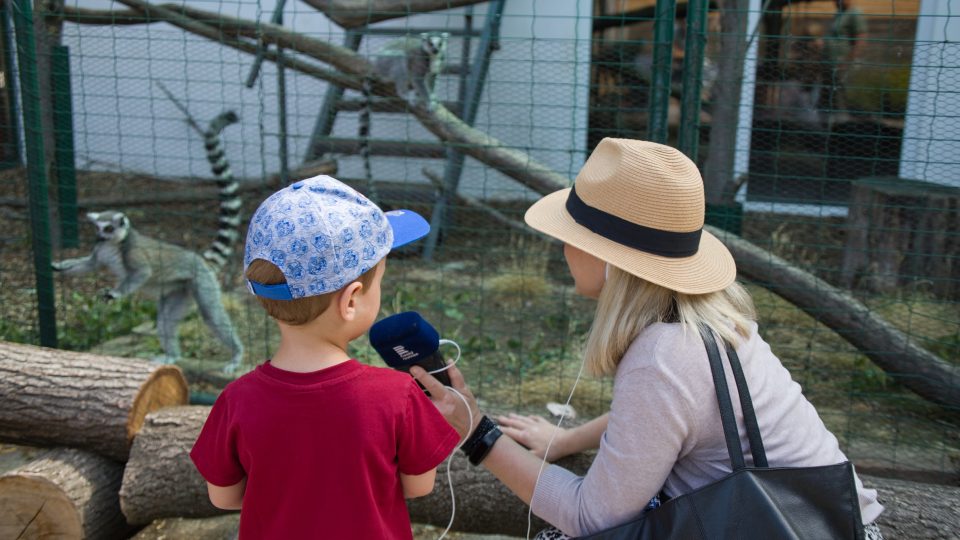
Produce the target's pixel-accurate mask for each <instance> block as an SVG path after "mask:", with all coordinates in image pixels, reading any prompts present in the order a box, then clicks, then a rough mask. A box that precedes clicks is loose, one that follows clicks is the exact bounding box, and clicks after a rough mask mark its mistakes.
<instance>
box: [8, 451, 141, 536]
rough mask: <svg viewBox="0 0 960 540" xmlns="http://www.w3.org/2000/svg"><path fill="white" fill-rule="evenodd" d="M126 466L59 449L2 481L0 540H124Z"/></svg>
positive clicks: (48, 452) (81, 452)
mask: <svg viewBox="0 0 960 540" xmlns="http://www.w3.org/2000/svg"><path fill="white" fill-rule="evenodd" d="M122 474H123V464H121V463H118V462H116V461H113V460H110V459H107V458H104V457H101V456H98V455H96V454H92V453H90V452H85V451H83V450H77V449H73V448H57V449H52V450H47V451H45V452H44V453H42V454H40V455H39V456H38V457H37V459H36V460H34V461H31V462H30V463H27V464H26V465H22V466H20V467H18V468H16V469H14V470H12V471H9V472H7V473H5V474H3V475H2V476H0V538H92V539H96V538H123V537H125V533H127V532H129V529H130V528H129V526H128V525H127V522H126V520H125V519H124V517H123V514H121V513H120V500H119V498H118V497H117V491H118V490H119V489H120V479H121V476H122Z"/></svg>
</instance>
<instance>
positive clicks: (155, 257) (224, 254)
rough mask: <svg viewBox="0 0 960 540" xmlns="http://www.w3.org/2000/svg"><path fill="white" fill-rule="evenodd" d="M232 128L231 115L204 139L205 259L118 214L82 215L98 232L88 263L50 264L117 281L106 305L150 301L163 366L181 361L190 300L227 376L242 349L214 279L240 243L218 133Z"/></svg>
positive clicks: (236, 206)
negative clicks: (211, 199) (209, 197)
mask: <svg viewBox="0 0 960 540" xmlns="http://www.w3.org/2000/svg"><path fill="white" fill-rule="evenodd" d="M237 120H238V119H237V115H236V114H235V113H234V112H233V111H227V112H224V113H222V114H220V115H218V116H217V117H216V118H214V119H213V121H212V122H210V127H209V128H208V129H207V131H206V132H205V134H204V139H205V141H204V142H205V144H206V149H207V159H208V160H209V161H210V164H211V166H212V169H213V173H214V175H216V177H217V185H218V186H219V187H220V220H219V231H218V232H217V237H216V239H215V240H214V241H213V243H212V244H211V246H210V248H209V249H207V250H206V251H205V252H204V254H203V257H201V256H200V255H197V254H196V253H194V252H192V251H189V250H187V249H185V248H182V247H180V246H176V245H173V244H170V243H167V242H163V241H160V240H156V239H154V238H150V237H149V236H145V235H143V234H140V233H139V232H137V230H136V229H134V228H133V226H132V225H131V224H130V220H129V219H128V218H127V216H126V215H124V214H123V212H117V211H113V210H107V211H103V212H90V213H88V214H87V218H88V219H90V221H92V222H93V224H94V225H96V227H97V241H96V244H94V246H93V252H92V253H91V254H90V255H87V256H86V257H80V258H76V259H67V260H65V261H61V262H55V263H53V269H54V270H56V271H60V272H63V273H64V274H67V275H74V274H84V273H88V272H92V271H95V270H97V269H99V268H100V267H105V268H106V269H107V270H108V271H109V272H110V273H111V274H113V275H114V276H115V277H116V279H117V283H116V285H115V286H114V287H113V288H111V289H107V290H106V291H104V293H103V294H104V298H106V299H107V300H113V299H117V298H122V297H124V296H127V295H129V294H131V293H133V292H136V291H138V290H139V291H142V292H144V293H147V294H151V295H156V297H157V298H158V301H157V335H158V337H159V338H160V344H161V345H162V346H163V352H164V356H163V357H161V358H160V360H161V361H164V362H174V361H176V360H177V359H178V358H180V343H179V340H178V339H177V327H178V325H179V324H180V321H181V320H182V319H183V318H184V316H185V315H186V313H187V309H188V308H189V307H190V299H191V297H192V298H193V299H194V300H196V302H197V306H198V307H199V310H200V315H201V316H202V317H203V320H204V322H206V323H207V326H209V327H210V329H211V330H212V331H213V333H214V334H215V335H216V336H217V338H218V339H219V340H220V341H221V342H223V344H224V345H226V346H227V348H229V349H230V352H231V355H232V356H231V359H230V363H229V364H227V365H226V367H224V369H223V370H224V372H226V373H233V372H235V371H236V370H237V368H239V367H240V362H241V360H242V359H243V344H242V343H241V342H240V338H239V337H238V336H237V333H236V331H235V330H234V328H233V324H232V323H231V322H230V316H229V315H227V312H226V310H225V309H224V308H223V303H222V302H221V300H220V282H219V280H218V278H217V273H218V271H219V270H220V269H221V268H222V267H223V265H224V264H225V263H226V262H227V259H228V258H229V256H230V254H231V253H232V252H233V248H232V247H231V246H232V244H234V243H235V242H236V240H237V238H239V232H238V230H239V227H240V206H241V201H240V197H239V195H238V194H237V193H238V187H239V186H238V184H237V182H236V180H234V178H233V173H232V172H231V171H230V165H229V164H228V163H227V161H226V159H225V157H224V151H223V143H222V142H221V140H220V132H221V131H223V129H224V128H225V127H226V126H228V125H230V124H232V123H235V122H237Z"/></svg>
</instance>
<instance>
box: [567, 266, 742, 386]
mask: <svg viewBox="0 0 960 540" xmlns="http://www.w3.org/2000/svg"><path fill="white" fill-rule="evenodd" d="M609 268H610V272H609V275H608V276H607V282H606V284H605V285H604V286H603V290H602V291H601V292H600V298H599V300H598V302H597V313H596V316H595V317H594V319H593V325H592V326H591V327H590V335H589V336H588V337H587V343H586V350H585V352H584V356H585V358H586V360H585V361H586V367H587V371H588V372H589V373H591V374H593V375H613V374H615V373H616V371H617V366H618V365H619V364H620V359H621V358H622V357H623V354H624V353H626V352H627V348H628V347H630V344H631V343H633V340H634V339H636V337H637V336H638V335H639V334H640V332H641V331H643V329H644V328H646V327H647V326H650V325H651V324H653V323H658V322H679V323H681V324H683V326H684V329H685V330H688V331H692V332H693V333H694V335H697V336H699V329H698V327H699V325H700V324H706V325H707V326H709V327H710V328H712V329H713V330H714V331H715V332H716V333H717V334H719V335H720V337H722V338H723V339H725V340H727V341H729V342H730V343H732V344H734V346H736V345H737V344H738V343H739V342H740V341H741V339H742V338H745V337H747V336H748V335H749V333H750V326H749V325H750V322H751V321H753V320H754V319H756V311H755V309H754V306H753V300H752V299H751V298H750V293H748V292H747V290H746V289H744V288H743V286H742V285H740V284H739V283H737V282H733V283H732V284H730V285H728V286H727V288H725V289H723V290H720V291H717V292H712V293H707V294H683V293H679V292H676V291H673V290H670V289H667V288H665V287H661V286H659V285H655V284H653V283H650V282H649V281H646V280H644V279H641V278H639V277H637V276H635V275H633V274H630V273H629V272H625V271H623V270H621V269H619V268H617V267H615V266H610V267H609Z"/></svg>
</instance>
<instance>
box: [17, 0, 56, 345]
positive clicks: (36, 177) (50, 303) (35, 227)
mask: <svg viewBox="0 0 960 540" xmlns="http://www.w3.org/2000/svg"><path fill="white" fill-rule="evenodd" d="M31 4H32V0H14V1H13V24H14V26H15V27H16V31H17V62H18V67H19V68H20V95H21V100H22V101H23V134H24V140H25V141H26V147H27V148H26V150H27V181H28V182H29V188H30V189H29V192H30V228H31V232H32V236H33V241H32V242H31V244H32V246H33V269H34V275H35V276H36V282H37V317H38V325H39V330H40V345H43V346H45V347H56V346H57V318H56V315H57V314H56V306H55V304H54V295H53V269H52V268H51V266H50V262H51V259H50V222H49V214H48V212H47V176H46V172H44V163H43V133H41V127H40V90H39V84H38V83H37V50H36V46H35V43H34V40H33V7H32V5H31Z"/></svg>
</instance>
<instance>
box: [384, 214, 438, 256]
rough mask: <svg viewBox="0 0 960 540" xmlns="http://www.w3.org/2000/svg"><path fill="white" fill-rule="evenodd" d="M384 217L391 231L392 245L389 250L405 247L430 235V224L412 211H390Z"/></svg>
mask: <svg viewBox="0 0 960 540" xmlns="http://www.w3.org/2000/svg"><path fill="white" fill-rule="evenodd" d="M385 215H386V216H387V221H389V222H390V228H391V229H393V245H392V246H390V249H396V248H398V247H400V246H404V245H407V244H409V243H410V242H414V241H417V240H419V239H421V238H423V237H424V236H426V235H427V234H429V233H430V224H429V223H427V220H425V219H423V216H421V215H420V214H418V213H416V212H414V211H413V210H391V211H389V212H385Z"/></svg>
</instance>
